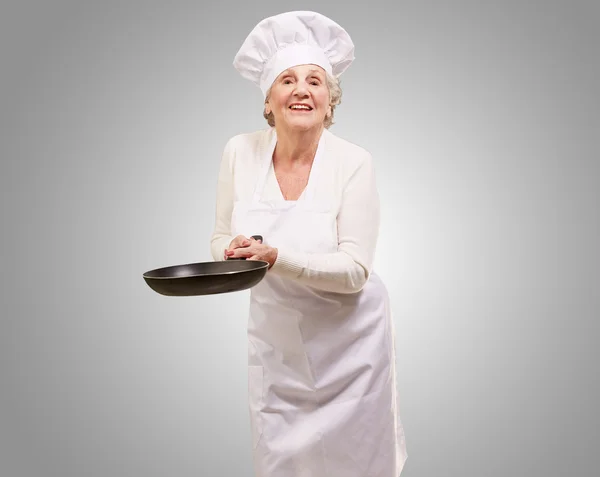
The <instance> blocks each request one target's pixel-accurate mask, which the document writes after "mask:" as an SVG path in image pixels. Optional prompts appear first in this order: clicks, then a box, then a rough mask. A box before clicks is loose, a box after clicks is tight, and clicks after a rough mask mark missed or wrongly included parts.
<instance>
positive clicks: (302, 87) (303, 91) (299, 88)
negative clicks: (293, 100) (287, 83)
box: [294, 81, 308, 97]
mask: <svg viewBox="0 0 600 477" xmlns="http://www.w3.org/2000/svg"><path fill="white" fill-rule="evenodd" d="M294 94H296V95H297V96H301V97H302V96H308V87H307V85H306V83H305V82H304V81H298V82H297V83H296V89H295V90H294Z"/></svg>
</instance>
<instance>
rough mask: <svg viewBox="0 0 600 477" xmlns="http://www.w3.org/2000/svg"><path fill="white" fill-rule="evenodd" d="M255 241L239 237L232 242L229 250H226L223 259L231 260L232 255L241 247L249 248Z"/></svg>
mask: <svg viewBox="0 0 600 477" xmlns="http://www.w3.org/2000/svg"><path fill="white" fill-rule="evenodd" d="M253 240H254V239H253V238H248V237H244V236H243V235H238V236H237V237H235V238H234V239H233V240H232V241H231V242H230V244H229V248H226V249H225V250H224V251H223V258H224V259H227V258H230V255H231V254H232V252H233V250H235V249H237V248H240V247H248V246H249V245H250V243H251V242H252V241H253ZM254 241H256V240H254Z"/></svg>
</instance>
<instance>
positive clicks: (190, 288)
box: [143, 235, 269, 296]
mask: <svg viewBox="0 0 600 477" xmlns="http://www.w3.org/2000/svg"><path fill="white" fill-rule="evenodd" d="M252 238H254V239H256V240H262V237H261V236H260V235H253V236H252ZM268 268H269V264H268V263H267V262H263V261H261V260H246V259H245V258H234V259H231V258H230V259H227V260H225V261H222V262H216V261H215V262H200V263H188V264H185V265H174V266H171V267H164V268H157V269H155V270H150V271H148V272H146V273H144V275H143V277H144V280H145V281H146V283H147V284H148V286H149V287H150V288H152V289H153V290H154V291H155V292H157V293H160V294H161V295H166V296H198V295H215V294H218V293H229V292H236V291H241V290H246V289H248V288H251V287H253V286H254V285H256V284H258V283H259V282H260V281H261V280H262V279H263V278H264V276H265V275H266V273H267V269H268Z"/></svg>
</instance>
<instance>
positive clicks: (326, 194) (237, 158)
mask: <svg viewBox="0 0 600 477" xmlns="http://www.w3.org/2000/svg"><path fill="white" fill-rule="evenodd" d="M274 134H275V129H274V128H269V129H266V130H260V131H256V132H252V133H246V134H240V135H237V136H234V137H232V138H231V139H230V140H229V141H228V142H227V144H226V146H225V149H224V151H223V155H222V158H221V165H220V170H219V176H218V185H217V200H216V214H215V228H214V232H213V236H212V238H211V254H212V256H213V258H214V259H215V260H224V258H223V252H224V250H225V249H226V248H228V247H229V244H230V242H231V240H232V239H233V238H234V237H233V235H232V231H231V214H232V211H233V204H234V202H235V201H238V200H242V201H250V200H252V196H253V193H254V187H255V185H256V182H257V180H258V174H259V171H260V165H261V160H262V159H263V155H264V151H265V150H266V149H265V148H266V147H267V145H268V144H271V141H272V139H273V135H274ZM323 135H324V136H323V140H324V142H323V154H324V156H323V157H322V159H321V161H322V164H321V166H320V167H319V180H318V181H317V184H316V187H317V189H316V190H315V200H319V198H321V199H322V200H323V201H327V202H324V203H328V204H333V205H332V206H333V207H334V211H333V212H334V213H335V214H336V216H337V230H338V247H337V251H335V252H333V253H305V252H302V251H299V250H295V249H293V248H288V247H286V246H282V245H279V246H278V247H277V248H278V255H277V260H276V261H275V263H274V265H273V266H272V267H271V269H270V270H269V272H268V273H276V274H278V275H280V276H283V277H286V278H289V279H293V280H297V281H299V282H301V283H303V284H305V285H308V286H311V287H313V288H317V289H320V290H325V291H330V292H337V293H355V292H357V291H359V290H361V289H362V287H363V286H364V285H365V283H366V281H367V280H368V278H369V275H370V273H371V271H372V266H373V259H374V255H375V247H376V244H377V239H378V235H379V220H380V206H379V196H378V193H377V188H376V182H375V170H374V165H373V159H372V157H371V154H370V153H369V152H368V151H366V150H365V149H363V148H362V147H360V146H357V145H356V144H353V143H350V142H348V141H346V140H344V139H341V138H339V137H338V136H335V135H334V134H333V133H331V132H330V131H329V130H327V129H325V130H324V131H323ZM261 199H262V200H282V195H281V190H280V189H279V184H278V182H277V179H276V177H275V173H274V171H273V165H272V164H271V167H270V170H269V172H268V177H267V180H266V183H265V187H264V189H263V192H262V197H261Z"/></svg>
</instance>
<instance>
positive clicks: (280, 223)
mask: <svg viewBox="0 0 600 477" xmlns="http://www.w3.org/2000/svg"><path fill="white" fill-rule="evenodd" d="M353 60H354V45H353V43H352V41H351V39H350V37H349V36H348V34H347V32H346V31H345V30H344V29H343V28H342V27H340V26H339V25H338V24H337V23H335V22H333V21H332V20H330V19H329V18H327V17H324V16H323V15H320V14H318V13H314V12H288V13H284V14H281V15H277V16H273V17H269V18H266V19H265V20H263V21H261V22H260V23H259V24H258V25H257V26H256V27H255V28H254V29H253V30H252V31H251V33H250V34H249V36H248V37H247V39H246V40H245V42H244V43H243V45H242V47H241V48H240V50H239V52H238V53H237V55H236V57H235V60H234V66H235V68H236V69H237V70H238V71H239V72H240V73H241V74H242V76H243V77H245V78H247V79H249V80H251V81H253V82H254V83H256V84H257V85H258V86H260V88H261V90H262V93H263V95H264V99H265V102H264V116H265V118H266V119H267V121H268V124H269V127H268V128H266V129H264V130H260V131H256V132H252V133H244V134H239V135H237V136H235V137H233V138H231V139H230V140H229V141H228V142H227V144H226V146H225V150H224V153H223V156H222V159H221V167H220V171H219V179H218V190H217V205H216V224H215V230H214V234H213V236H212V241H211V251H212V255H213V258H214V259H215V260H226V259H231V258H242V257H243V258H246V259H248V260H264V261H266V262H268V263H269V269H268V272H267V274H266V276H265V278H264V279H263V280H262V281H261V282H260V283H259V284H258V285H256V286H255V287H253V288H252V289H251V292H250V316H249V320H248V342H249V345H248V384H249V387H248V390H249V408H250V417H251V428H252V436H253V460H254V467H255V473H256V475H257V476H258V477H308V476H312V477H329V476H330V477H398V476H399V475H400V473H401V471H402V468H403V466H404V463H405V460H406V458H407V454H406V447H405V441H404V432H403V428H402V424H401V421H400V418H399V416H398V411H397V398H396V381H395V378H396V372H395V348H394V346H395V345H394V326H393V321H392V317H391V312H390V302H389V298H388V294H387V291H386V288H385V286H384V284H383V283H382V281H381V280H380V278H379V277H378V276H377V275H376V274H375V273H374V272H373V257H374V253H375V248H376V242H377V237H378V227H379V199H378V194H377V190H376V184H375V172H374V166H373V160H372V157H371V155H370V154H369V152H367V151H366V150H365V149H363V148H362V147H360V146H358V145H355V144H353V143H351V142H349V141H347V140H344V139H342V138H340V137H337V136H335V135H334V134H332V133H331V132H330V131H329V127H330V126H331V124H332V122H333V114H334V110H335V106H336V104H338V103H339V102H340V97H341V90H340V87H339V79H338V77H339V75H340V74H341V73H342V72H343V71H344V70H345V69H346V68H347V67H348V66H349V65H350V63H351V62H352V61H353ZM252 235H261V236H262V237H263V240H262V241H260V240H259V241H257V240H255V239H253V238H252Z"/></svg>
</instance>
